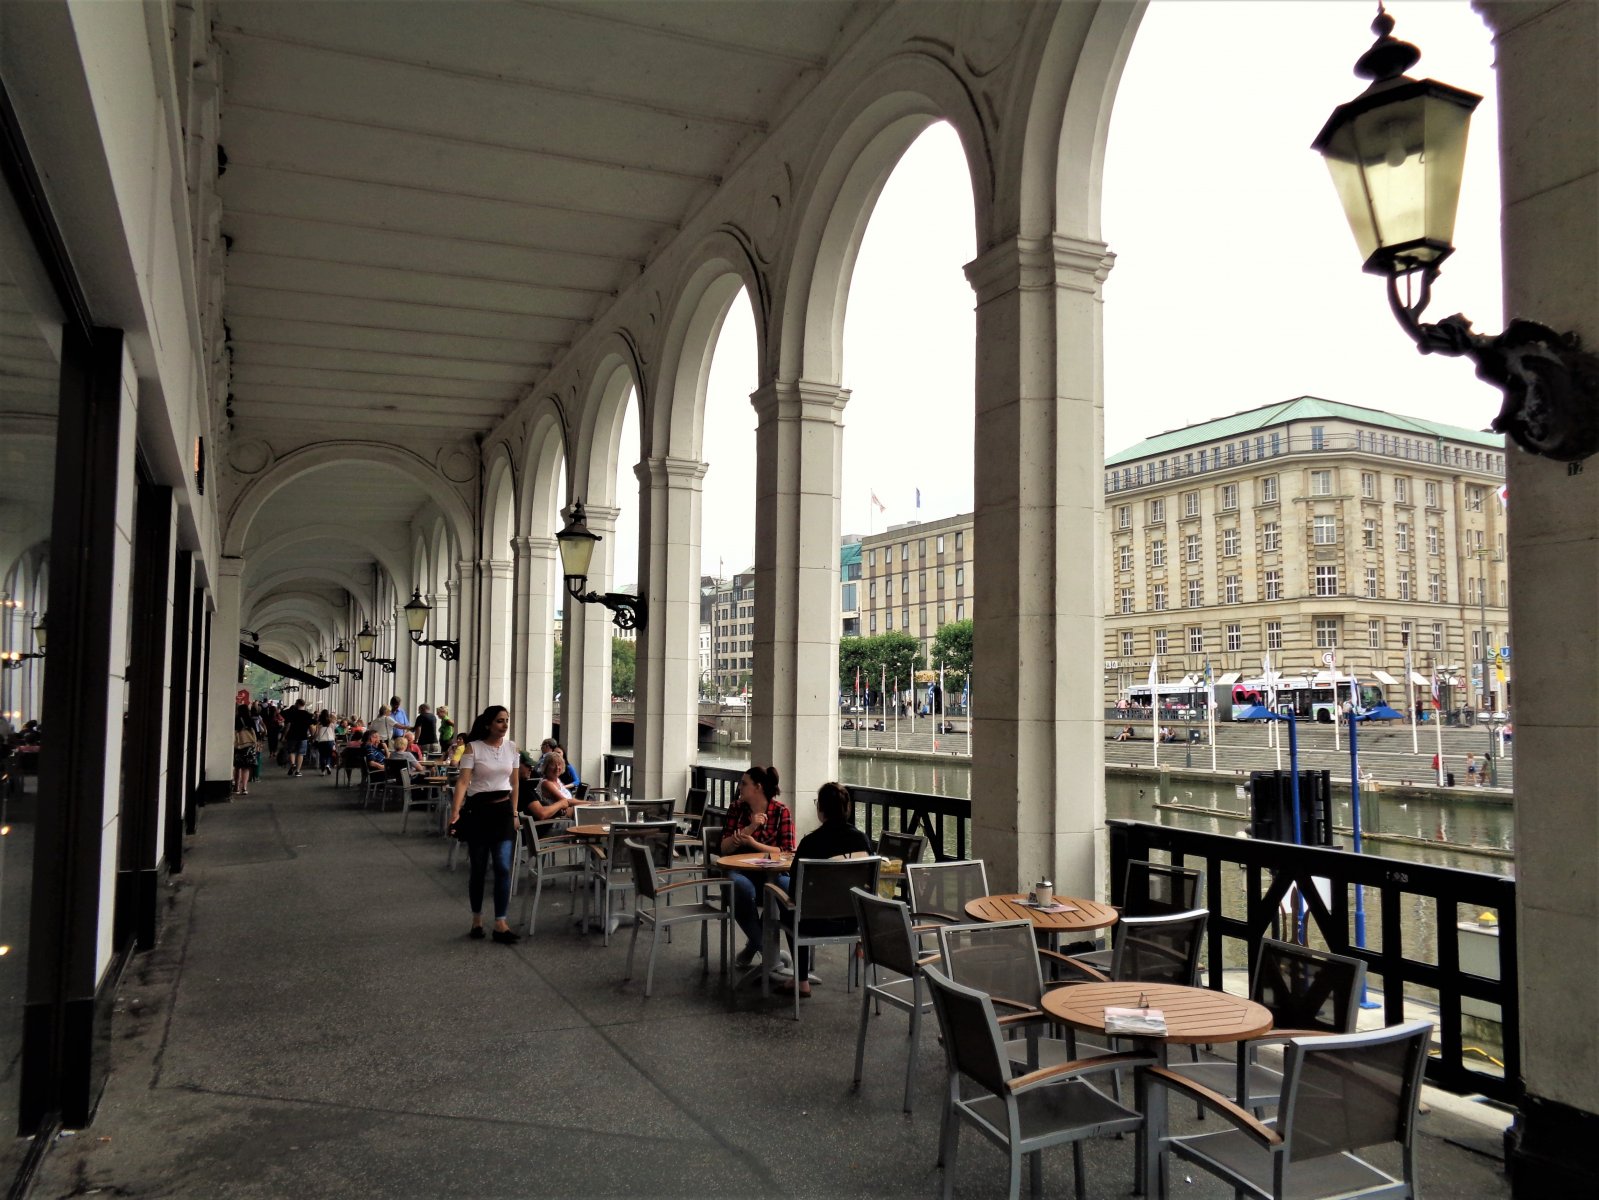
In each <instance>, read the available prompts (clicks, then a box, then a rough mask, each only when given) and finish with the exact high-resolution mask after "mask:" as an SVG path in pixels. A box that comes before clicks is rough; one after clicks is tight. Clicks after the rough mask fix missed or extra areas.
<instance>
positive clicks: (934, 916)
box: [911, 912, 964, 933]
mask: <svg viewBox="0 0 1599 1200" xmlns="http://www.w3.org/2000/svg"><path fill="white" fill-rule="evenodd" d="M911 920H912V921H913V922H916V921H922V922H930V923H929V924H921V925H916V924H913V925H912V926H911V932H913V933H926V932H931V931H932V930H934V929H937V928H938V927H939V926H940V925H961V924H964V922H962V921H960V920H957V919H956V918H955V917H950V916H945V915H944V914H943V913H929V912H913V913H912V914H911Z"/></svg>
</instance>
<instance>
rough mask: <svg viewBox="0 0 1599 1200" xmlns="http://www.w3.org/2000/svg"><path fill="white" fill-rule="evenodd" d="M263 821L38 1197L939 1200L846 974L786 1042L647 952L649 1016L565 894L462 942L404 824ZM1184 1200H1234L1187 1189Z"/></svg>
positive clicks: (147, 979)
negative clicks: (499, 931) (94, 1113)
mask: <svg viewBox="0 0 1599 1200" xmlns="http://www.w3.org/2000/svg"><path fill="white" fill-rule="evenodd" d="M252 792H253V793H254V794H253V795H252V796H251V797H250V798H249V799H248V800H240V801H237V802H235V803H233V804H229V805H223V806H218V807H212V808H209V809H207V810H206V811H205V812H204V814H203V820H202V822H201V826H200V833H199V836H198V837H196V838H194V839H192V840H191V851H190V857H189V869H188V870H187V871H186V872H185V874H184V875H183V876H181V877H180V878H179V879H178V880H176V881H175V882H174V884H173V886H172V888H171V889H170V893H169V897H168V908H167V913H166V919H165V924H164V927H163V933H162V938H161V942H160V944H159V945H158V946H157V948H156V949H154V950H152V951H151V952H149V953H148V954H145V955H143V956H141V957H140V958H139V959H138V960H136V962H135V964H134V965H133V967H132V968H131V969H130V971H129V974H128V977H127V978H126V980H125V981H124V986H123V988H122V990H121V993H120V1001H119V1005H118V1013H117V1017H116V1020H115V1024H114V1028H113V1050H112V1053H113V1064H114V1071H113V1075H112V1078H111V1081H110V1084H109V1086H108V1088H107V1091H106V1094H105V1098H104V1100H103V1102H102V1104H101V1107H100V1113H99V1117H98V1119H97V1120H96V1122H95V1124H94V1125H93V1126H92V1127H91V1128H89V1129H87V1130H84V1131H82V1132H81V1133H79V1134H78V1135H77V1136H76V1137H69V1138H64V1139H63V1140H62V1142H61V1143H60V1144H59V1145H58V1146H57V1147H55V1148H54V1149H53V1150H52V1152H51V1154H50V1156H49V1157H48V1158H47V1159H46V1162H45V1164H44V1167H43V1170H42V1173H41V1175H40V1178H39V1181H38V1183H37V1186H36V1188H35V1191H34V1193H33V1194H34V1195H35V1196H52V1197H54V1196H83V1195H89V1194H96V1193H98V1194H106V1195H120V1196H149V1197H156V1196H206V1197H211V1196H226V1197H294V1198H295V1200H312V1198H315V1197H341V1198H348V1197H434V1196H472V1197H489V1196H525V1195H539V1196H574V1197H579V1196H581V1197H587V1196H613V1195H628V1196H638V1197H657V1196H660V1197H666V1196H685V1197H700V1196H717V1195H726V1196H817V1197H822V1196H827V1197H833V1196H930V1195H934V1194H936V1189H937V1188H938V1186H939V1174H938V1172H937V1171H936V1170H935V1169H934V1167H933V1160H934V1157H935V1143H936V1140H937V1134H938V1096H939V1075H940V1073H941V1071H940V1068H941V1066H942V1056H941V1053H940V1050H939V1046H938V1044H937V1041H936V1038H935V1036H934V1031H933V1029H932V1028H931V1027H929V1028H927V1029H926V1030H924V1033H923V1041H922V1045H921V1060H922V1068H921V1070H920V1075H919V1079H918V1081H917V1097H916V1104H917V1111H916V1114H915V1116H914V1117H912V1118H906V1117H904V1116H903V1115H902V1114H901V1113H900V1111H899V1104H900V1084H901V1081H902V1079H903V1075H902V1072H903V1064H904V1058H903V1053H904V1048H905V1038H904V1029H905V1024H904V1021H903V1019H902V1018H900V1017H899V1016H897V1015H896V1014H889V1013H885V1014H884V1016H883V1018H882V1019H881V1022H880V1023H878V1024H877V1026H876V1028H875V1029H874V1032H873V1040H872V1041H871V1042H869V1043H868V1072H869V1074H868V1080H867V1085H866V1086H865V1088H864V1089H863V1090H862V1091H861V1092H860V1093H858V1094H857V1093H855V1092H852V1091H851V1089H850V1084H849V1078H850V1073H851V1060H852V1054H853V1044H854V1031H855V1017H856V1013H857V1011H858V1010H857V1007H856V1004H855V1000H854V997H853V996H846V995H845V994H844V993H843V989H842V986H841V985H840V982H839V981H840V978H841V971H842V959H841V956H840V954H839V953H838V952H837V951H836V950H835V951H832V952H831V953H830V954H829V952H826V951H824V952H823V957H822V961H821V966H820V968H819V969H820V971H821V973H822V975H823V976H824V978H825V979H826V983H825V985H823V986H819V987H818V988H817V989H816V995H815V998H813V999H812V1000H810V1001H808V1002H806V1005H805V1012H804V1020H803V1021H801V1022H800V1023H798V1024H796V1023H794V1022H793V1021H792V1020H790V1019H789V1012H790V1009H789V1008H788V1006H787V1005H785V1004H783V1003H782V1002H780V1001H778V1000H776V999H772V1000H762V999H761V997H760V996H759V994H758V993H755V994H750V995H743V996H740V997H739V998H738V999H737V1000H736V1001H734V1002H733V1003H731V1004H730V1003H729V1002H728V1001H727V1000H726V999H725V998H724V996H723V994H722V993H721V992H720V991H719V990H718V987H717V976H716V974H715V972H714V970H713V972H712V974H711V976H710V977H709V979H702V977H701V975H700V972H699V969H698V966H697V964H696V959H695V951H696V949H697V943H698V939H697V938H696V937H683V938H679V940H678V942H677V944H676V945H675V946H671V947H667V948H666V949H665V950H663V953H662V959H661V961H660V962H659V963H658V964H657V971H656V989H655V995H654V997H653V998H652V999H650V1000H648V1001H646V1000H644V999H643V997H642V987H641V982H640V981H635V982H633V983H631V984H623V983H622V982H621V974H622V965H623V960H624V957H625V955H626V942H625V939H623V940H621V941H618V940H617V939H614V938H613V941H612V945H611V946H610V948H608V949H607V948H604V947H602V946H601V945H600V942H599V939H598V938H597V937H589V938H584V937H581V936H579V935H578V934H577V933H576V932H574V931H573V930H572V928H571V925H570V908H569V906H568V904H567V897H566V895H565V894H564V893H563V892H557V893H556V894H555V896H554V897H553V898H552V897H551V896H550V895H549V894H548V893H547V894H546V896H545V906H544V909H543V911H542V913H541V920H540V928H539V934H538V937H537V939H536V940H535V941H533V942H531V943H529V942H526V941H524V942H523V943H522V944H521V945H519V946H516V947H513V948H507V947H503V946H497V945H494V944H493V943H490V942H472V941H468V940H467V939H466V938H465V937H464V934H465V931H466V927H467V912H466V904H465V899H464V891H465V887H466V879H465V872H464V869H463V870H458V871H456V872H455V873H453V874H451V873H449V872H447V871H445V870H444V865H443V864H444V855H445V850H444V846H443V844H442V843H441V841H440V840H439V839H438V838H436V837H430V836H427V835H425V834H421V833H418V832H417V831H416V823H415V822H413V831H412V832H411V833H410V834H409V835H407V836H405V837H401V836H400V834H399V817H398V816H397V815H396V814H393V813H390V814H386V815H379V814H376V813H363V812H362V811H360V810H358V809H355V808H353V807H352V806H351V803H350V801H351V796H352V793H350V792H347V791H338V790H335V789H333V788H331V787H329V786H328V784H327V782H326V781H325V780H323V779H321V778H313V777H309V776H308V777H306V778H304V779H297V780H287V779H282V778H276V777H269V778H267V779H265V780H263V781H261V782H260V783H259V784H257V785H256V786H254V787H253V788H252ZM514 916H515V909H514V908H513V919H514ZM930 1024H931V1023H930ZM1177 1110H1178V1111H1177V1112H1176V1114H1175V1115H1176V1119H1177V1121H1178V1123H1179V1125H1181V1124H1183V1123H1184V1122H1188V1123H1191V1122H1192V1120H1193V1118H1192V1111H1191V1109H1188V1106H1186V1105H1179V1106H1177ZM1183 1110H1186V1111H1187V1115H1186V1116H1185V1115H1184V1111H1183ZM1423 1127H1424V1129H1425V1130H1426V1136H1424V1137H1423V1138H1422V1144H1421V1146H1420V1156H1421V1161H1422V1163H1423V1166H1424V1182H1423V1190H1424V1193H1425V1194H1431V1195H1435V1196H1450V1197H1499V1196H1508V1194H1509V1190H1508V1187H1507V1186H1506V1184H1505V1182H1504V1180H1503V1176H1502V1169H1501V1164H1499V1163H1498V1162H1496V1161H1494V1160H1493V1158H1492V1157H1490V1156H1489V1154H1487V1153H1482V1152H1480V1151H1489V1152H1492V1151H1495V1150H1496V1149H1497V1147H1496V1145H1495V1141H1494V1139H1493V1138H1492V1137H1491V1136H1487V1135H1486V1134H1485V1133H1484V1130H1483V1129H1482V1128H1481V1127H1479V1126H1475V1125H1473V1124H1471V1123H1469V1122H1465V1121H1462V1120H1460V1119H1459V1118H1457V1117H1455V1116H1451V1115H1448V1114H1445V1113H1444V1112H1443V1111H1442V1110H1438V1111H1434V1112H1433V1113H1431V1114H1429V1115H1428V1116H1427V1117H1426V1118H1424V1121H1423ZM1444 1136H1450V1137H1454V1138H1457V1139H1459V1140H1461V1141H1465V1142H1468V1143H1475V1144H1476V1145H1477V1146H1478V1148H1479V1150H1478V1151H1473V1150H1470V1149H1465V1148H1462V1146H1461V1145H1458V1144H1456V1143H1454V1142H1450V1141H1445V1140H1443V1137H1444ZM1132 1154H1133V1142H1132V1141H1131V1140H1127V1141H1124V1142H1115V1141H1107V1142H1101V1143H1097V1144H1095V1145H1093V1146H1092V1148H1091V1153H1090V1156H1089V1175H1088V1181H1089V1193H1090V1195H1092V1196H1095V1197H1102V1196H1104V1197H1115V1196H1123V1195H1126V1194H1127V1193H1128V1191H1129V1188H1130V1182H1131V1169H1132ZM1070 1161H1071V1160H1070V1155H1069V1154H1066V1153H1063V1152H1062V1153H1053V1154H1049V1155H1047V1156H1046V1171H1045V1187H1046V1192H1047V1194H1048V1195H1051V1196H1067V1195H1071V1190H1072V1185H1071V1179H1070ZM1003 1164H1004V1160H1003V1158H1002V1157H1001V1156H1000V1154H999V1152H998V1151H997V1150H995V1149H993V1148H992V1147H989V1146H987V1145H986V1144H983V1143H980V1142H979V1141H978V1139H977V1138H975V1137H974V1136H972V1135H970V1134H968V1135H967V1136H966V1137H965V1138H963V1141H962V1154H961V1157H960V1167H959V1170H958V1174H957V1180H956V1182H957V1187H958V1194H959V1195H960V1196H962V1197H979V1196H994V1195H1002V1194H1003V1187H1004V1176H1003ZM1178 1178H1179V1180H1182V1176H1181V1175H1180V1174H1179V1176H1178ZM1173 1194H1174V1195H1181V1196H1184V1197H1189V1196H1192V1197H1211V1196H1226V1195H1230V1192H1228V1191H1226V1190H1225V1189H1222V1188H1220V1187H1217V1186H1214V1185H1213V1183H1212V1181H1210V1180H1208V1179H1205V1178H1202V1177H1197V1176H1196V1177H1195V1181H1194V1182H1193V1183H1192V1184H1189V1183H1187V1182H1179V1183H1178V1185H1177V1187H1176V1188H1175V1189H1174V1192H1173Z"/></svg>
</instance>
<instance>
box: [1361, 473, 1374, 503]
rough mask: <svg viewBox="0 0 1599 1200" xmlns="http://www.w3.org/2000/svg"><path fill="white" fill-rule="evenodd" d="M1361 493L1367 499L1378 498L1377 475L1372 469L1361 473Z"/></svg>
mask: <svg viewBox="0 0 1599 1200" xmlns="http://www.w3.org/2000/svg"><path fill="white" fill-rule="evenodd" d="M1360 494H1361V495H1362V496H1364V497H1365V498H1366V499H1367V500H1375V499H1376V498H1377V477H1376V476H1375V475H1373V474H1372V473H1371V472H1370V471H1362V472H1361V473H1360Z"/></svg>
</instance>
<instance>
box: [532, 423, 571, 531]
mask: <svg viewBox="0 0 1599 1200" xmlns="http://www.w3.org/2000/svg"><path fill="white" fill-rule="evenodd" d="M570 462H571V456H570V455H569V454H568V453H567V436H566V421H565V419H564V415H563V414H562V412H561V409H560V406H559V405H558V404H556V402H555V400H554V398H553V397H552V398H547V399H545V400H542V401H540V402H539V404H538V405H536V406H535V407H534V409H533V413H532V418H531V420H530V422H529V425H528V435H527V444H526V446H525V447H524V448H523V458H522V489H521V513H520V518H519V519H520V523H521V528H522V531H523V532H524V533H525V534H527V535H528V536H529V537H549V536H551V535H552V534H553V533H554V532H555V530H556V529H558V528H560V519H559V518H560V512H559V509H560V499H561V488H560V485H561V480H562V478H563V474H562V473H563V472H567V471H569V469H570V468H569V464H570Z"/></svg>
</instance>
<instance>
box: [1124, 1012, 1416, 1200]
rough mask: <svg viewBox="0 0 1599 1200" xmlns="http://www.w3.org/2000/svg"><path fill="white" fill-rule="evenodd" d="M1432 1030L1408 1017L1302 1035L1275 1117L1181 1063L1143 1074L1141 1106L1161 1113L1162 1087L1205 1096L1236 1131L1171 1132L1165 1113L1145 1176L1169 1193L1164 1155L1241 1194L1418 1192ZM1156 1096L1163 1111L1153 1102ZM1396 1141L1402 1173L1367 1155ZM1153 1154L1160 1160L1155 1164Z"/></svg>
mask: <svg viewBox="0 0 1599 1200" xmlns="http://www.w3.org/2000/svg"><path fill="white" fill-rule="evenodd" d="M1431 1036H1432V1023H1431V1022H1429V1021H1409V1022H1406V1023H1405V1024H1402V1025H1393V1026H1390V1027H1389V1028H1387V1029H1374V1030H1371V1031H1369V1032H1366V1033H1345V1034H1333V1035H1329V1036H1324V1037H1308V1038H1294V1039H1292V1040H1290V1041H1289V1043H1288V1047H1287V1050H1286V1052H1285V1053H1284V1056H1283V1076H1282V1089H1281V1091H1280V1092H1279V1094H1278V1096H1277V1100H1276V1103H1277V1117H1276V1119H1275V1120H1271V1121H1261V1120H1259V1119H1258V1118H1256V1117H1254V1116H1252V1115H1250V1114H1249V1113H1248V1112H1246V1111H1244V1110H1243V1109H1242V1108H1240V1107H1238V1105H1236V1104H1234V1103H1233V1102H1232V1101H1231V1100H1228V1099H1227V1098H1226V1097H1225V1096H1222V1095H1220V1094H1218V1093H1216V1092H1213V1091H1211V1090H1210V1089H1209V1088H1207V1087H1203V1086H1201V1085H1200V1084H1197V1083H1195V1082H1193V1081H1192V1080H1189V1079H1185V1078H1183V1077H1182V1076H1181V1075H1179V1074H1177V1073H1176V1072H1175V1071H1173V1070H1169V1069H1167V1068H1163V1067H1151V1068H1150V1069H1149V1070H1147V1071H1144V1072H1140V1074H1139V1080H1140V1084H1139V1090H1140V1093H1141V1096H1140V1099H1141V1100H1142V1101H1144V1103H1142V1104H1141V1105H1140V1107H1142V1108H1143V1109H1144V1111H1145V1112H1163V1111H1164V1109H1163V1107H1159V1105H1160V1100H1159V1099H1158V1098H1155V1097H1153V1095H1152V1092H1153V1090H1155V1089H1164V1090H1167V1091H1172V1092H1176V1093H1178V1094H1179V1095H1183V1096H1187V1097H1189V1098H1192V1099H1195V1100H1198V1101H1199V1102H1200V1103H1201V1104H1203V1105H1204V1106H1205V1107H1206V1108H1207V1109H1209V1110H1210V1111H1212V1112H1215V1113H1217V1114H1219V1115H1220V1116H1221V1117H1223V1118H1224V1119H1225V1120H1226V1121H1227V1122H1228V1124H1229V1125H1231V1128H1230V1129H1224V1130H1219V1131H1216V1132H1213V1133H1198V1134H1190V1135H1187V1136H1184V1137H1172V1136H1167V1135H1165V1134H1164V1132H1163V1131H1162V1130H1161V1129H1160V1127H1159V1124H1158V1118H1155V1117H1152V1121H1154V1122H1155V1123H1156V1128H1154V1129H1152V1130H1151V1131H1150V1134H1149V1138H1148V1145H1147V1146H1146V1149H1145V1153H1146V1156H1147V1157H1146V1160H1145V1161H1146V1163H1147V1170H1146V1172H1145V1174H1146V1178H1150V1179H1158V1180H1160V1183H1159V1184H1158V1185H1157V1187H1158V1190H1157V1191H1156V1193H1155V1194H1156V1195H1160V1196H1164V1195H1165V1194H1166V1189H1165V1179H1164V1171H1163V1169H1162V1168H1164V1166H1165V1161H1166V1155H1167V1154H1168V1153H1175V1154H1176V1155H1177V1156H1178V1157H1179V1158H1181V1159H1183V1160H1184V1161H1185V1162H1188V1163H1191V1164H1193V1165H1194V1166H1196V1167H1198V1168H1199V1169H1200V1170H1202V1171H1207V1172H1209V1173H1210V1174H1212V1175H1214V1176H1216V1177H1217V1178H1218V1179H1221V1180H1223V1181H1224V1182H1225V1183H1227V1184H1230V1185H1231V1186H1232V1188H1233V1189H1234V1191H1235V1193H1236V1194H1237V1195H1239V1196H1254V1197H1259V1198H1260V1200H1286V1198H1287V1197H1289V1196H1292V1197H1294V1198H1295V1200H1334V1198H1336V1197H1355V1196H1358V1197H1360V1200H1371V1198H1374V1197H1413V1196H1415V1195H1416V1156H1415V1149H1414V1142H1415V1136H1416V1109H1417V1102H1418V1101H1419V1100H1420V1098H1421V1075H1422V1070H1423V1068H1424V1067H1425V1065H1426V1061H1427V1046H1428V1042H1429V1041H1430V1040H1431ZM1151 1100H1153V1101H1154V1103H1155V1104H1156V1105H1157V1108H1155V1109H1153V1110H1152V1109H1151V1108H1149V1106H1148V1103H1149V1102H1150V1101H1151ZM1377 1146H1380V1147H1385V1148H1387V1147H1397V1148H1398V1150H1399V1157H1400V1172H1399V1174H1398V1175H1390V1174H1389V1173H1388V1172H1387V1171H1384V1170H1382V1169H1381V1168H1379V1167H1376V1166H1374V1165H1373V1164H1372V1163H1370V1162H1368V1161H1367V1160H1366V1159H1365V1158H1363V1157H1361V1154H1360V1152H1361V1151H1366V1150H1369V1149H1371V1148H1372V1147H1377ZM1151 1160H1153V1161H1151Z"/></svg>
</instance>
